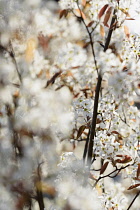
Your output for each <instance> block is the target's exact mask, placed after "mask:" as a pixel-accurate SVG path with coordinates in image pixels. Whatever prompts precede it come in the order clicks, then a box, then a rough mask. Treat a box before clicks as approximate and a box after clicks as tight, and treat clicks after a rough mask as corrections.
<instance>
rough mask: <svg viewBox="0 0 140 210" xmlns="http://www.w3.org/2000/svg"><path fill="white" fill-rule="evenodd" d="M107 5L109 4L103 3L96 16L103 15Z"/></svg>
mask: <svg viewBox="0 0 140 210" xmlns="http://www.w3.org/2000/svg"><path fill="white" fill-rule="evenodd" d="M108 6H109V4H106V5H104V6H103V7H102V9H100V11H99V14H98V18H99V19H100V18H101V17H102V16H103V15H104V13H105V11H106V9H107V7H108Z"/></svg>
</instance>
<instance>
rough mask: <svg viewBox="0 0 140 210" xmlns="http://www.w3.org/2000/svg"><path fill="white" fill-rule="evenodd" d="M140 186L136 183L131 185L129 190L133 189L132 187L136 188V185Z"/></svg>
mask: <svg viewBox="0 0 140 210" xmlns="http://www.w3.org/2000/svg"><path fill="white" fill-rule="evenodd" d="M139 186H140V184H134V185H131V186H130V187H129V188H128V189H127V190H132V189H134V188H136V187H139Z"/></svg>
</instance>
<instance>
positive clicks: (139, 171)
mask: <svg viewBox="0 0 140 210" xmlns="http://www.w3.org/2000/svg"><path fill="white" fill-rule="evenodd" d="M139 177H140V163H139V164H138V169H137V178H139Z"/></svg>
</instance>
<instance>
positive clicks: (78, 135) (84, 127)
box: [77, 125, 87, 139]
mask: <svg viewBox="0 0 140 210" xmlns="http://www.w3.org/2000/svg"><path fill="white" fill-rule="evenodd" d="M86 128H87V126H86V125H82V126H80V128H79V130H78V133H77V139H78V138H79V137H80V136H81V135H82V133H83V132H84V130H85V129H86Z"/></svg>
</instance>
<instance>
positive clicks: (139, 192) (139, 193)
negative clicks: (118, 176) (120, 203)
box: [127, 191, 140, 210]
mask: <svg viewBox="0 0 140 210" xmlns="http://www.w3.org/2000/svg"><path fill="white" fill-rule="evenodd" d="M139 195H140V191H138V193H137V194H136V195H135V197H134V198H133V200H132V202H131V203H130V205H129V206H128V208H127V210H129V209H130V208H131V206H132V205H133V203H134V202H135V200H136V198H137V197H138V196H139Z"/></svg>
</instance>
